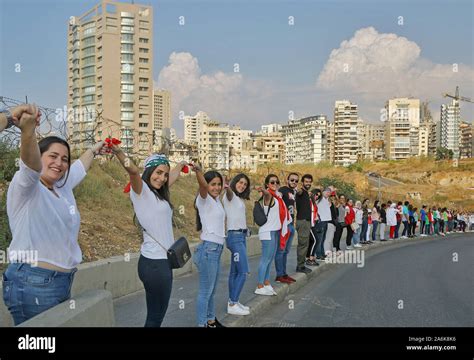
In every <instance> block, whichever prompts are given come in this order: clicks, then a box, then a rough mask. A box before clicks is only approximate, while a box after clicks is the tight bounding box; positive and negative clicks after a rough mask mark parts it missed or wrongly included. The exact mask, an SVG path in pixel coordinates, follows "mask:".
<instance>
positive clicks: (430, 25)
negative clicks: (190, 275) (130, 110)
mask: <svg viewBox="0 0 474 360" xmlns="http://www.w3.org/2000/svg"><path fill="white" fill-rule="evenodd" d="M96 3H97V1H89V0H81V1H79V0H67V1H64V0H63V1H56V0H50V1H41V0H39V1H34V0H30V1H24V0H15V1H13V0H0V46H1V47H0V48H1V56H0V95H3V96H8V97H11V98H15V99H23V98H24V96H25V95H28V97H29V99H30V100H31V101H35V102H37V103H39V104H42V105H45V106H49V107H53V108H56V107H62V106H64V104H65V103H66V99H67V97H66V96H67V85H66V84H67V62H66V59H67V51H66V46H67V22H68V19H69V17H70V16H71V15H75V16H78V15H81V14H83V13H84V12H86V11H87V10H89V9H90V8H91V7H92V6H93V5H95V4H96ZM136 3H142V4H151V5H153V6H154V79H155V80H158V76H159V73H160V71H161V70H162V69H163V68H164V67H165V66H167V65H168V64H169V56H170V54H171V53H173V52H176V53H189V54H191V55H192V57H193V58H195V59H196V60H197V61H198V63H199V69H200V75H208V76H213V75H214V74H215V73H216V72H219V71H220V72H223V73H225V74H227V75H228V76H229V77H232V76H233V75H235V74H233V65H234V63H238V64H239V66H240V75H241V76H242V79H240V80H239V81H240V82H239V83H238V85H236V89H234V90H232V91H230V92H229V93H228V96H229V97H230V96H231V97H232V99H231V100H232V101H233V106H235V109H233V110H232V111H230V112H226V111H224V110H223V109H222V108H223V107H216V108H214V107H213V105H212V104H211V102H212V100H211V99H207V100H206V99H203V98H202V95H201V97H196V94H188V95H187V96H186V97H185V98H183V99H181V100H180V104H179V106H178V105H177V106H178V108H179V109H183V110H185V112H193V111H197V110H199V109H200V110H204V111H209V112H210V113H211V116H214V117H217V118H218V119H219V120H221V121H229V122H234V123H242V124H243V125H247V127H249V128H252V127H253V129H255V128H257V127H258V126H257V125H260V124H263V123H268V122H282V121H284V118H285V115H284V114H285V113H287V112H288V111H287V110H290V109H291V110H295V112H296V113H297V114H298V111H300V115H302V116H303V115H310V114H311V113H326V114H328V115H329V116H330V117H332V115H331V114H332V107H333V104H334V100H336V98H335V96H336V95H337V94H338V92H337V91H338V88H337V87H335V88H334V92H331V89H330V88H328V87H327V86H326V87H325V88H324V89H317V88H316V80H317V78H318V76H319V75H320V73H321V72H322V70H323V68H324V66H325V64H326V63H327V62H328V59H329V56H330V54H331V51H332V50H333V49H337V48H339V46H340V44H341V42H342V41H344V40H349V39H351V38H352V37H353V36H354V34H355V32H356V31H357V30H359V29H363V28H367V27H373V28H374V29H376V31H377V32H378V33H379V34H387V33H393V34H396V35H397V36H398V37H406V38H407V39H408V40H409V41H410V42H413V43H415V44H416V45H417V46H418V47H419V48H420V50H421V52H420V55H419V56H420V57H421V58H423V59H426V60H428V61H429V62H431V63H432V64H433V66H435V64H444V65H446V64H453V63H458V64H464V65H466V66H467V67H468V69H469V70H472V69H473V66H474V45H473V28H474V27H473V18H474V15H473V14H474V13H473V2H472V1H448V0H444V1H419V0H414V1H396V2H395V1H337V0H336V1H316V0H314V1H263V0H260V1H259V0H255V1H200V0H196V1H179V0H177V1H141V2H140V1H136ZM180 16H184V17H185V21H186V24H185V25H184V26H180V25H179V23H178V18H179V17H180ZM289 16H294V19H295V25H294V26H289V25H288V17H289ZM399 16H403V22H404V24H403V26H400V25H398V17H399ZM17 63H19V64H21V72H15V64H17ZM358 79H359V81H361V83H363V82H364V81H363V78H362V80H360V79H361V78H358ZM468 79H469V80H470V79H471V72H468ZM451 80H453V79H447V80H446V82H445V85H446V86H442V85H443V84H441V85H440V88H443V89H444V91H449V90H451V89H452V90H451V92H454V87H453V86H454V84H455V83H457V82H456V81H455V80H453V81H451ZM255 83H259V84H260V83H261V84H264V85H263V87H262V89H268V88H272V89H274V90H275V91H276V93H275V94H274V96H273V95H272V96H269V99H261V100H262V101H259V100H260V99H259V98H257V99H256V101H253V102H252V101H251V100H249V99H246V98H245V97H246V96H251V95H249V92H248V91H246V90H245V89H244V88H245V86H250V87H252V86H254V85H252V84H255ZM469 83H470V84H471V86H469ZM249 84H250V85H249ZM308 89H309V90H308ZM397 89H400V86H398V87H397ZM428 90H430V89H427V95H428V96H426V98H428V99H430V100H432V101H433V102H434V104H436V106H438V105H439V104H438V103H437V101H438V102H439V101H442V99H431V97H434V95H433V94H435V93H438V94H439V93H440V92H439V91H437V92H435V93H433V94H431V93H429V91H428ZM196 91H199V87H198V88H196ZM367 91H369V92H370V91H371V90H370V89H369V90H367ZM406 91H407V92H408V91H409V90H406ZM461 91H462V92H463V94H464V95H465V96H474V90H473V85H472V81H470V82H468V83H466V84H464V87H463V88H461ZM236 92H238V96H239V99H240V100H238V101H237V100H236V101H234V99H235V98H236ZM401 92H403V91H401ZM303 93H304V95H302V94H303ZM325 94H326V95H327V96H323V95H325ZM354 94H355V93H354ZM320 95H321V96H322V97H319V96H320ZM342 95H344V96H347V97H351V95H352V93H351V91H348V92H347V93H346V94H341V96H342ZM393 95H394V96H395V95H397V94H393ZM398 95H402V94H398ZM411 95H414V96H420V97H422V98H423V95H424V94H423V89H422V88H421V90H418V93H416V94H411ZM209 96H210V97H212V94H209ZM196 99H199V103H196V102H197V100H196ZM222 99H227V98H225V97H223V98H222ZM285 99H287V100H288V99H289V100H288V101H286V100H285ZM331 99H332V100H331ZM372 99H373V101H372V103H373V104H372V103H371V98H370V97H366V98H364V99H362V98H361V99H358V98H357V96H356V95H354V99H353V101H354V102H357V103H359V104H360V105H359V106H360V108H361V114H363V115H364V116H365V117H374V114H375V110H373V111H372V113H370V112H368V113H366V114H365V113H364V110H363V107H364V106H365V108H367V109H368V108H369V107H370V106H372V107H373V108H375V107H376V106H379V107H380V106H383V104H381V99H380V98H378V97H377V96H375V94H374V97H373V98H372ZM351 100H352V99H351ZM207 104H210V105H209V106H207V107H208V109H206V108H203V107H206V105H207ZM249 104H253V106H255V107H260V109H252V108H246V109H245V111H244V109H242V113H239V111H238V108H239V107H242V106H247V105H248V106H251V105H249ZM230 107H231V108H232V106H230ZM262 107H263V108H264V109H265V110H266V111H265V112H262V111H261V110H262ZM178 108H176V109H175V110H177V109H178ZM224 108H225V107H224ZM465 109H466V111H467V112H469V114H470V115H469V116H470V120H472V106H471V107H470V108H469V107H465ZM433 110H435V111H436V107H434V109H433ZM175 113H176V111H175ZM371 114H372V115H371ZM174 115H175V116H176V114H174ZM244 117H245V118H246V121H244V120H243V118H244ZM249 118H252V119H249ZM177 125H178V124H177ZM250 125H252V126H250ZM176 127H177V128H178V129H179V128H180V126H176Z"/></svg>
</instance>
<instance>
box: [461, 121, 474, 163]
mask: <svg viewBox="0 0 474 360" xmlns="http://www.w3.org/2000/svg"><path fill="white" fill-rule="evenodd" d="M473 131H474V126H473V124H469V123H467V122H464V121H463V122H461V125H460V127H459V133H460V141H459V157H460V158H461V159H466V158H471V157H473V149H472V144H473V137H472V135H473Z"/></svg>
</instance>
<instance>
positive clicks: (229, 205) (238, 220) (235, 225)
mask: <svg viewBox="0 0 474 360" xmlns="http://www.w3.org/2000/svg"><path fill="white" fill-rule="evenodd" d="M222 202H223V203H224V210H225V214H226V218H227V230H240V229H247V218H246V216H245V202H244V200H243V199H241V198H239V197H238V196H237V195H235V194H234V195H233V196H232V200H231V201H229V200H228V199H227V195H226V194H224V196H223V198H222Z"/></svg>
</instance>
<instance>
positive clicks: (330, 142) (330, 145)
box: [326, 122, 334, 164]
mask: <svg viewBox="0 0 474 360" xmlns="http://www.w3.org/2000/svg"><path fill="white" fill-rule="evenodd" d="M326 159H327V161H329V162H330V163H331V164H334V123H333V122H328V126H327V134H326Z"/></svg>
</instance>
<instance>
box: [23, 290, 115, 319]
mask: <svg viewBox="0 0 474 360" xmlns="http://www.w3.org/2000/svg"><path fill="white" fill-rule="evenodd" d="M102 326H104V327H113V326H115V316H114V302H113V299H112V294H111V293H110V291H106V290H89V291H86V292H84V293H82V294H80V295H78V296H75V297H72V298H71V299H70V300H68V301H65V302H63V303H61V304H59V305H56V306H55V307H53V308H51V309H49V310H46V311H45V312H43V313H41V314H39V315H37V316H35V317H34V318H32V319H30V320H28V321H25V322H24V323H22V324H20V325H18V327H102Z"/></svg>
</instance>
